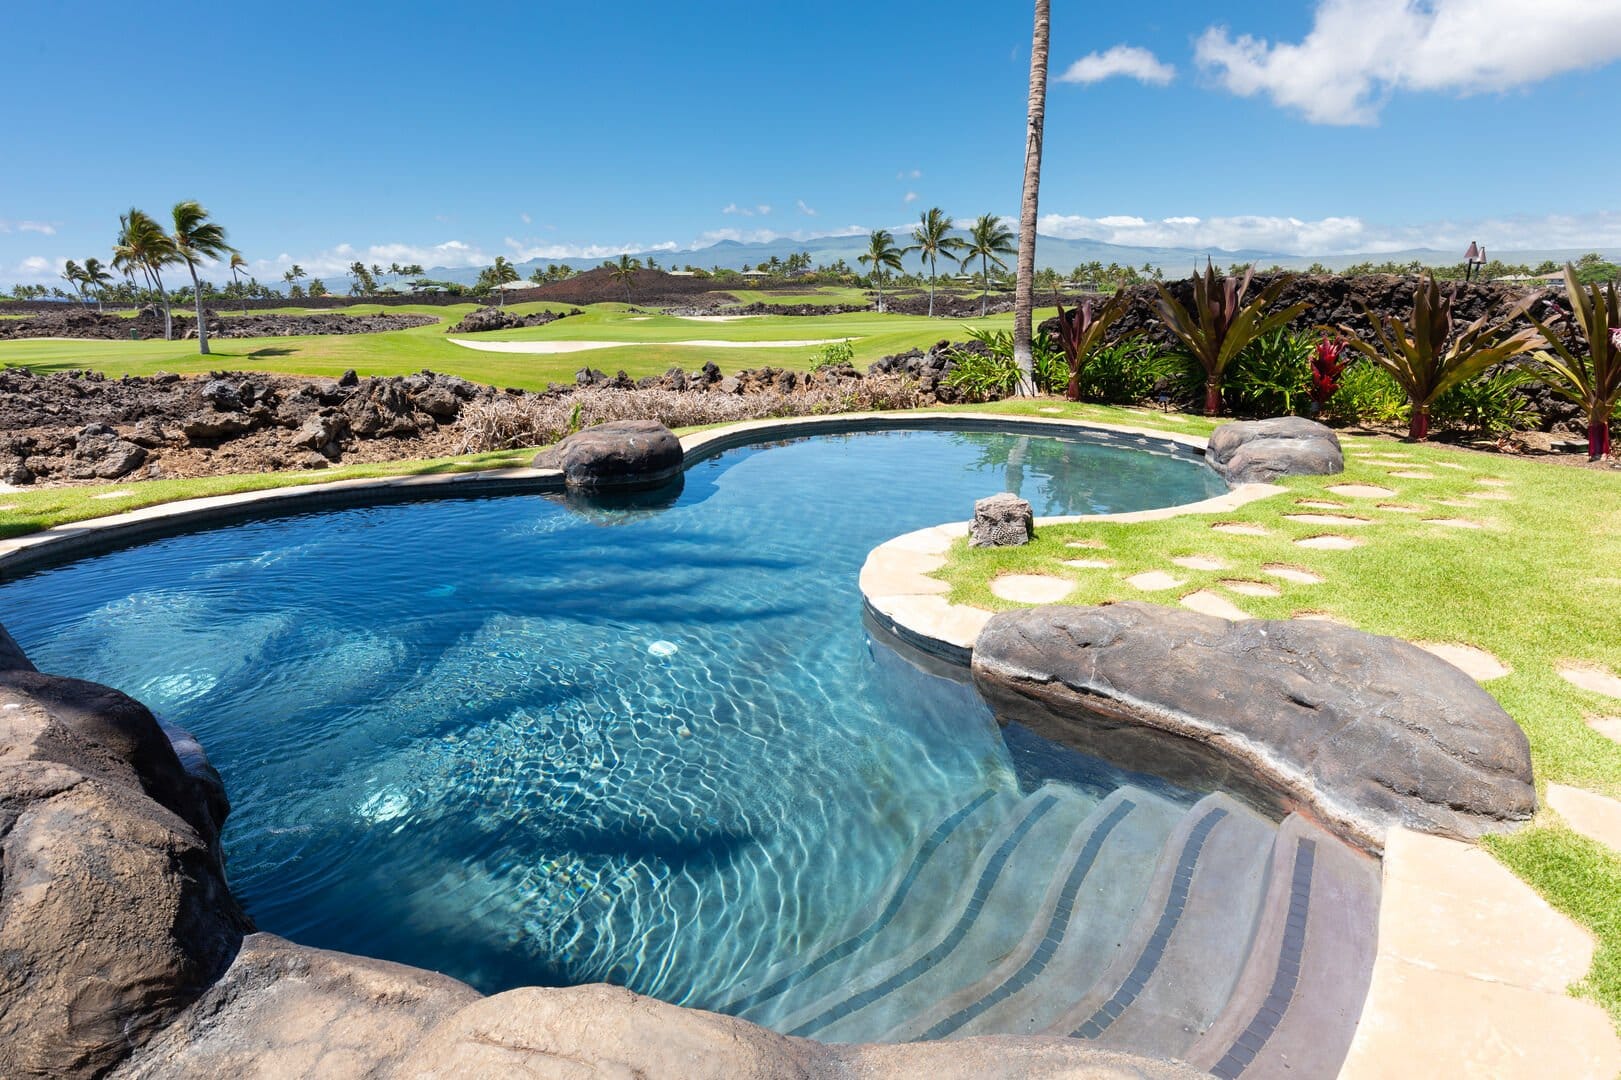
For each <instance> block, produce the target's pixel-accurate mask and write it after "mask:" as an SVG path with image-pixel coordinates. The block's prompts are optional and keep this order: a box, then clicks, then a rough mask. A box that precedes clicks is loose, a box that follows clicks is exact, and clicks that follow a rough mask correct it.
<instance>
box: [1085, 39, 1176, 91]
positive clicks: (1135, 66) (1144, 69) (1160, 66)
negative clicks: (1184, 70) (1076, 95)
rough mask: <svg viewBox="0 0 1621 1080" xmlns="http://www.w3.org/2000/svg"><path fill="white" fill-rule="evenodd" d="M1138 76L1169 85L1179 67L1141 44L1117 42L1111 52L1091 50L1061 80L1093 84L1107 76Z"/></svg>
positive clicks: (1147, 80) (1138, 77) (1151, 83)
mask: <svg viewBox="0 0 1621 1080" xmlns="http://www.w3.org/2000/svg"><path fill="white" fill-rule="evenodd" d="M1113 78H1127V79H1136V80H1137V81H1138V82H1140V83H1147V84H1148V85H1150V86H1167V85H1169V84H1170V82H1171V80H1173V79H1175V78H1176V68H1174V67H1172V66H1171V65H1170V64H1167V63H1165V62H1164V61H1162V60H1160V58H1159V57H1157V56H1155V55H1154V54H1153V53H1151V52H1149V51H1148V50H1147V49H1144V48H1142V47H1140V46H1137V45H1116V46H1115V47H1114V48H1112V49H1110V50H1109V51H1107V52H1101V53H1098V52H1095V53H1088V54H1087V55H1086V56H1083V57H1081V58H1080V59H1079V60H1077V61H1075V62H1074V63H1073V64H1071V65H1070V66H1069V68H1068V69H1067V70H1066V71H1065V72H1064V73H1063V74H1062V75H1060V76H1058V81H1059V82H1066V83H1080V84H1081V85H1082V86H1090V85H1092V84H1093V83H1098V82H1102V81H1103V80H1104V79H1113Z"/></svg>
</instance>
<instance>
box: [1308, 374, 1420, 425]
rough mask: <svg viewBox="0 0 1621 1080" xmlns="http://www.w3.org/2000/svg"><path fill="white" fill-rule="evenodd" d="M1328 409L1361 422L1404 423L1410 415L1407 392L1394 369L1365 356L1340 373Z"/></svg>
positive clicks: (1342, 416) (1340, 415) (1339, 417)
mask: <svg viewBox="0 0 1621 1080" xmlns="http://www.w3.org/2000/svg"><path fill="white" fill-rule="evenodd" d="M1327 409H1328V412H1329V414H1330V415H1331V416H1334V417H1336V418H1338V419H1341V420H1349V421H1354V422H1356V423H1359V424H1379V425H1390V424H1400V423H1405V422H1406V420H1407V417H1408V408H1407V393H1406V391H1404V390H1403V389H1402V388H1401V385H1400V384H1399V383H1397V382H1396V380H1395V379H1393V378H1391V376H1390V372H1388V371H1386V370H1385V369H1384V368H1382V367H1380V366H1379V365H1378V364H1371V363H1369V362H1368V361H1366V360H1363V361H1360V362H1353V363H1351V364H1350V365H1349V366H1347V367H1346V368H1345V370H1344V371H1342V372H1341V373H1340V379H1339V385H1338V386H1337V387H1336V388H1335V390H1334V394H1333V396H1331V397H1330V398H1329V399H1328V405H1327Z"/></svg>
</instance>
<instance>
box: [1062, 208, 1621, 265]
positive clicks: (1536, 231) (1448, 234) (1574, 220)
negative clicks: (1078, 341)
mask: <svg viewBox="0 0 1621 1080" xmlns="http://www.w3.org/2000/svg"><path fill="white" fill-rule="evenodd" d="M1040 232H1041V234H1042V235H1044V236H1055V237H1058V238H1060V239H1065V240H1098V241H1102V242H1103V243H1107V244H1121V245H1124V246H1128V247H1170V248H1191V249H1193V250H1195V251H1198V250H1203V249H1209V250H1212V251H1215V250H1222V251H1239V250H1246V249H1247V250H1252V251H1263V252H1266V253H1268V254H1275V255H1309V256H1317V255H1360V254H1370V255H1377V254H1383V253H1387V252H1392V251H1406V250H1410V249H1413V248H1433V249H1438V250H1441V251H1449V250H1451V249H1453V248H1456V249H1457V250H1458V251H1459V252H1460V254H1461V252H1462V251H1463V249H1464V248H1465V247H1466V246H1468V244H1469V242H1470V241H1472V240H1479V241H1481V242H1482V243H1485V244H1486V246H1487V247H1488V248H1489V249H1490V250H1493V251H1500V252H1508V251H1534V250H1547V249H1555V248H1580V249H1583V250H1587V249H1594V250H1602V249H1606V248H1616V247H1621V213H1611V212H1601V213H1596V214H1585V215H1561V216H1551V217H1506V218H1492V219H1486V220H1473V221H1441V222H1431V223H1428V224H1424V225H1408V226H1384V225H1374V224H1369V223H1367V222H1365V221H1363V220H1362V219H1361V218H1358V217H1349V216H1347V217H1325V218H1319V219H1318V220H1315V221H1305V220H1302V219H1300V218H1293V217H1266V216H1256V215H1251V216H1242V217H1209V218H1200V217H1192V216H1178V217H1165V218H1159V219H1157V220H1150V219H1146V218H1140V217H1131V216H1126V215H1114V216H1106V217H1099V218H1090V217H1082V216H1078V215H1065V214H1046V215H1043V216H1042V218H1041V221H1040Z"/></svg>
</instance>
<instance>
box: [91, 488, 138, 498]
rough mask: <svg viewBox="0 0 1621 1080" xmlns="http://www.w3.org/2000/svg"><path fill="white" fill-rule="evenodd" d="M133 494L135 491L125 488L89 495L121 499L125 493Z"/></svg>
mask: <svg viewBox="0 0 1621 1080" xmlns="http://www.w3.org/2000/svg"><path fill="white" fill-rule="evenodd" d="M133 494H135V492H133V491H130V490H129V489H128V488H125V489H124V490H123V491H103V492H102V493H101V494H99V495H92V496H90V497H91V498H92V499H122V498H123V497H124V496H125V495H133Z"/></svg>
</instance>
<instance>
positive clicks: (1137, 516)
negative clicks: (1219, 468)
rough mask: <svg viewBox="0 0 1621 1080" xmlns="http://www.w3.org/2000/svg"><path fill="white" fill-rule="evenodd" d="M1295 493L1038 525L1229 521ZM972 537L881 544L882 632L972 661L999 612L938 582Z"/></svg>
mask: <svg viewBox="0 0 1621 1080" xmlns="http://www.w3.org/2000/svg"><path fill="white" fill-rule="evenodd" d="M1184 441H1186V440H1185V437H1184ZM1194 441H1197V440H1194ZM1287 490H1288V489H1287V488H1284V487H1281V486H1279V485H1277V484H1242V485H1240V486H1238V487H1235V488H1233V489H1232V490H1231V491H1229V492H1227V493H1226V494H1223V495H1217V496H1216V497H1215V498H1211V499H1204V500H1201V501H1199V502H1196V503H1184V504H1182V505H1181V506H1164V507H1160V508H1159V509H1156V510H1133V511H1130V512H1128V513H1121V514H1083V515H1075V516H1069V517H1044V518H1037V519H1036V529H1037V530H1038V531H1039V530H1041V529H1045V528H1048V527H1050V526H1054V525H1077V524H1081V523H1083V522H1093V521H1108V522H1115V523H1120V524H1126V523H1131V522H1136V521H1164V520H1165V519H1166V518H1174V517H1182V516H1184V515H1190V514H1226V513H1230V512H1232V511H1234V510H1236V509H1238V508H1239V507H1241V506H1246V505H1248V504H1250V503H1252V502H1257V501H1259V500H1261V499H1269V498H1271V497H1272V496H1274V495H1281V494H1283V493H1284V492H1285V491H1287ZM967 535H968V522H966V521H957V522H952V523H951V524H949V525H934V526H931V527H930V528H927V529H918V530H917V531H916V532H909V533H905V534H903V535H901V536H897V537H895V538H894V539H893V540H887V541H885V542H884V543H882V544H879V545H878V546H877V547H875V548H873V549H872V551H871V552H870V553H869V554H868V555H867V561H866V562H865V563H864V564H863V565H862V567H861V599H862V603H863V604H865V605H866V608H867V611H869V612H870V613H871V614H872V616H873V617H874V618H875V619H876V620H877V621H878V624H879V625H880V626H882V627H883V628H884V629H885V630H888V631H890V632H891V633H893V634H894V635H895V636H896V637H898V638H900V639H901V640H902V641H904V642H906V643H907V644H909V645H911V646H912V647H914V648H916V649H920V650H922V651H923V652H926V653H929V654H931V655H934V656H938V657H940V658H942V659H945V660H951V661H953V662H955V663H959V664H967V663H968V662H969V660H970V659H972V657H973V654H974V642H975V640H976V639H978V637H979V632H980V631H981V630H983V629H985V623H986V622H987V621H988V620H989V619H990V617H991V615H992V614H994V613H993V612H990V611H986V610H985V609H984V608H977V607H970V606H968V605H966V604H953V603H950V602H948V601H947V600H946V594H947V593H948V592H950V591H951V587H950V586H949V585H947V584H946V583H945V582H944V581H941V580H940V579H939V578H937V577H932V576H931V575H932V574H934V573H935V571H937V570H939V569H940V568H941V567H943V566H945V564H946V557H947V555H948V554H949V553H950V551H951V546H952V544H954V543H956V541H958V540H960V539H962V538H963V537H965V536H967Z"/></svg>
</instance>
